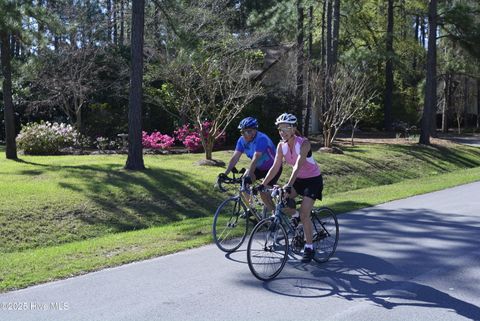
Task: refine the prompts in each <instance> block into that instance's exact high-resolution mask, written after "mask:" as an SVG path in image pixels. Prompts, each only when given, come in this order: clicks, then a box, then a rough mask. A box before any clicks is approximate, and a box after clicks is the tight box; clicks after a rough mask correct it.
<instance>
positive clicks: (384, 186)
mask: <svg viewBox="0 0 480 321" xmlns="http://www.w3.org/2000/svg"><path fill="white" fill-rule="evenodd" d="M0 152H2V154H3V150H1V147H0ZM230 155H231V153H230V152H216V153H214V157H215V158H216V159H222V160H224V161H227V160H228V159H229V157H230ZM202 157H203V155H202V154H184V155H155V156H153V155H151V156H145V163H146V166H147V168H148V169H147V170H146V171H143V172H129V171H125V170H124V169H123V168H122V167H123V165H124V163H125V156H124V155H123V156H122V155H105V156H100V155H98V156H44V157H41V156H21V160H20V161H18V162H15V161H7V160H5V158H4V157H1V158H0V200H1V204H0V205H1V206H0V254H1V255H2V260H0V291H5V290H9V289H14V288H19V287H25V286H28V285H31V284H35V283H39V282H45V281H47V280H52V279H58V278H63V277H68V276H71V275H76V274H80V273H84V272H86V271H93V270H97V269H100V268H103V267H106V266H114V265H118V264H122V263H126V262H131V261H134V260H140V259H145V258H149V257H152V256H157V255H163V254H167V253H172V252H175V251H179V250H182V249H186V248H190V247H195V246H198V245H201V244H206V243H208V242H211V237H210V224H211V216H212V213H213V212H214V210H215V208H216V206H217V205H218V203H219V202H220V201H221V199H222V198H223V197H225V195H222V194H220V193H219V192H217V191H215V190H213V188H212V186H213V182H214V180H215V177H216V175H217V174H218V173H219V172H220V170H221V169H219V168H214V167H203V166H197V165H195V162H196V161H197V160H199V159H201V158H202ZM315 158H316V159H317V161H318V162H319V163H320V164H321V167H322V170H323V172H324V175H325V191H324V196H325V199H324V202H325V204H327V205H329V206H331V207H333V208H334V209H335V210H337V211H338V212H344V211H348V210H352V209H355V208H360V207H364V206H369V205H375V204H379V203H382V202H386V201H389V200H393V199H398V198H403V197H407V196H411V195H415V194H420V193H425V192H429V191H433V190H438V189H442V188H446V187H449V186H455V185H458V184H462V183H467V182H472V181H476V180H480V149H478V148H473V147H465V146H457V145H455V147H454V148H449V149H447V148H445V147H439V146H437V147H422V146H417V145H363V146H358V147H349V148H345V154H344V155H331V154H320V153H315ZM242 164H243V165H245V164H246V159H245V158H244V159H243V161H242ZM287 172H288V171H287ZM418 178H422V179H418Z"/></svg>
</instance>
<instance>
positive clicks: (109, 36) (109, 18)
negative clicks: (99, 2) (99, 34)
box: [106, 0, 112, 42]
mask: <svg viewBox="0 0 480 321" xmlns="http://www.w3.org/2000/svg"><path fill="white" fill-rule="evenodd" d="M106 2H107V39H108V40H107V42H111V41H112V0H106Z"/></svg>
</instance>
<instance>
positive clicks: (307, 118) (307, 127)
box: [303, 6, 313, 137]
mask: <svg viewBox="0 0 480 321" xmlns="http://www.w3.org/2000/svg"><path fill="white" fill-rule="evenodd" d="M312 48H313V6H310V7H309V8H308V49H307V50H308V51H307V77H306V78H307V82H306V95H307V99H306V111H305V123H304V126H303V134H304V135H305V136H307V137H308V134H309V130H310V118H311V112H312V93H311V85H310V75H311V72H312V66H311V61H312Z"/></svg>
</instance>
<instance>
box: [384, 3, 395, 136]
mask: <svg viewBox="0 0 480 321" xmlns="http://www.w3.org/2000/svg"><path fill="white" fill-rule="evenodd" d="M393 5H394V0H388V9H387V11H388V14H387V17H388V18H387V37H386V54H387V61H386V65H385V111H384V126H385V129H386V130H387V131H391V130H392V105H393V55H394V51H393V24H394V15H393Z"/></svg>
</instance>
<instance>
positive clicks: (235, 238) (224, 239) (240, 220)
mask: <svg viewBox="0 0 480 321" xmlns="http://www.w3.org/2000/svg"><path fill="white" fill-rule="evenodd" d="M247 218H248V211H247V208H246V206H245V205H244V204H243V202H242V201H241V199H240V197H238V196H232V197H230V198H227V199H226V200H225V201H223V202H222V204H220V206H219V207H218V209H217V211H216V212H215V216H214V218H213V226H212V234H213V240H214V241H215V244H216V245H217V247H218V248H219V249H220V250H222V251H224V252H227V253H230V252H234V251H236V250H237V249H238V248H239V247H240V246H241V245H242V243H243V241H245V237H246V236H247V232H248V219H247Z"/></svg>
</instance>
